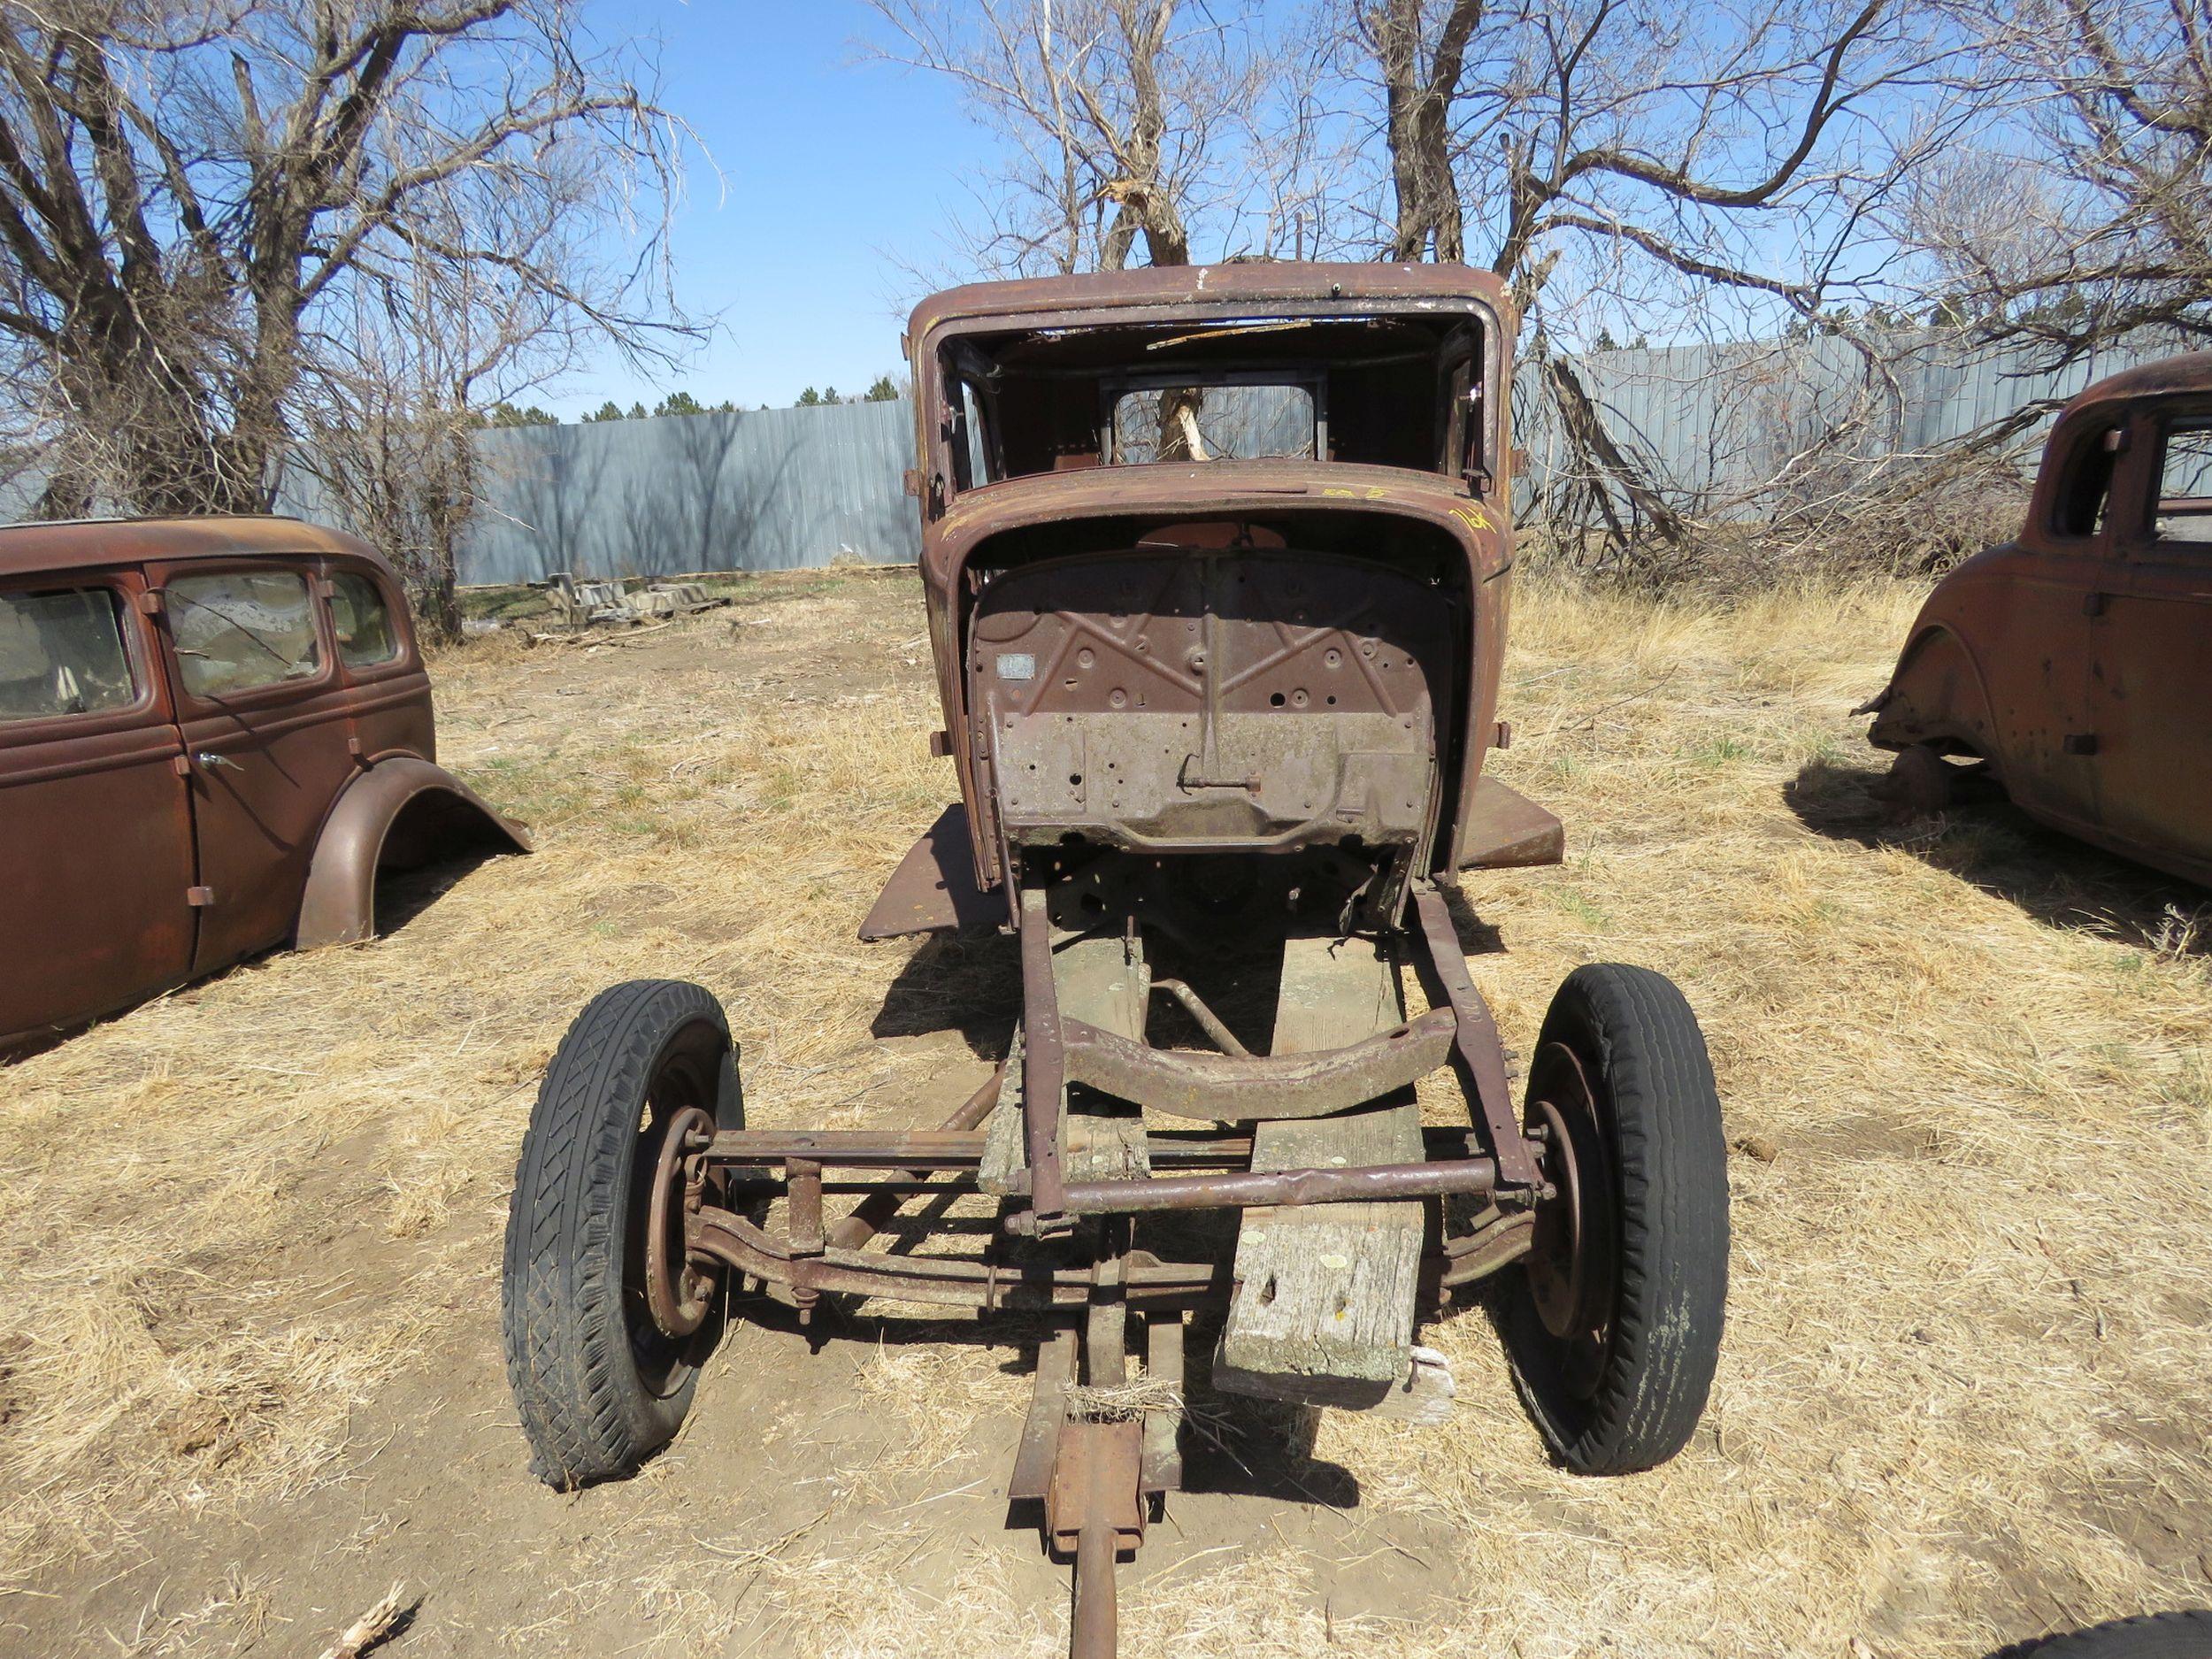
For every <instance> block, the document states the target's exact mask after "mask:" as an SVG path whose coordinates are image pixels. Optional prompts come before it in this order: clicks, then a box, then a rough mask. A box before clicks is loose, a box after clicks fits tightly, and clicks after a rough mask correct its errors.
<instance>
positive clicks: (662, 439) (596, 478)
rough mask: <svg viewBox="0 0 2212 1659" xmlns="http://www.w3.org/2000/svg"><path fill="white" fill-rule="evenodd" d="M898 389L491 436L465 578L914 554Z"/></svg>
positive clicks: (891, 559) (465, 554)
mask: <svg viewBox="0 0 2212 1659" xmlns="http://www.w3.org/2000/svg"><path fill="white" fill-rule="evenodd" d="M913 431H914V429H913V425H912V415H911V411H910V406H909V405H908V404H907V403H905V402H903V401H900V402H895V403H852V404H842V405H837V406H833V407H830V408H825V409H763V410H752V411H739V412H736V413H732V414H716V415H669V416H662V417H660V418H658V419H647V420H608V421H593V422H588V423H585V424H583V425H580V426H522V427H515V428H511V429H507V430H503V431H495V432H487V433H485V434H483V436H482V438H481V440H480V445H479V454H480V458H481V461H482V464H483V481H482V485H481V488H482V492H483V506H482V507H481V508H480V511H478V513H477V515H476V518H475V519H474V521H473V522H472V524H471V525H470V526H469V532H468V535H467V538H466V541H465V543H464V545H463V548H462V551H461V557H460V576H461V580H463V581H465V582H516V581H526V580H535V579H538V578H541V577H543V576H545V575H547V574H548V573H549V572H553V571H562V570H565V571H572V572H577V573H578V574H590V575H595V576H654V575H664V574H668V573H670V572H676V571H698V570H739V571H754V570H793V569H798V568H802V567H804V566H809V565H826V564H828V563H830V562H831V561H832V560H833V559H835V558H837V557H847V558H856V559H861V560H865V561H869V562H872V563H879V564H893V563H899V562H902V561H907V560H911V559H912V558H914V557H916V554H917V550H918V539H917V529H916V519H915V513H914V503H912V502H910V501H909V500H908V499H907V498H906V495H905V493H904V491H903V489H902V486H901V478H902V473H903V472H904V471H905V469H906V468H907V467H908V466H910V465H912V455H913V442H914V438H913Z"/></svg>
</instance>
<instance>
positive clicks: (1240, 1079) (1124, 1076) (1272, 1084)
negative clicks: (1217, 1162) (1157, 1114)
mask: <svg viewBox="0 0 2212 1659" xmlns="http://www.w3.org/2000/svg"><path fill="white" fill-rule="evenodd" d="M1458 1025H1459V1021H1458V1018H1457V1016H1456V1015H1455V1014H1454V1013H1453V1012H1452V1011H1451V1010H1448V1009H1432V1010H1430V1011H1429V1012H1427V1013H1425V1014H1424V1015H1422V1016H1421V1017H1420V1018H1417V1019H1413V1020H1409V1021H1408V1022H1407V1023H1406V1024H1404V1025H1397V1026H1394V1027H1393V1028H1391V1029H1390V1030H1388V1031H1385V1032H1380V1033H1377V1034H1376V1035H1374V1036H1372V1037H1369V1038H1367V1039H1365V1040H1363V1041H1360V1042H1356V1043H1354V1044H1352V1045H1351V1046H1350V1047H1348V1048H1333V1049H1328V1050H1325V1051H1323V1052H1321V1053H1317V1054H1283V1055H1246V1056H1236V1055H1228V1054H1205V1053H1200V1052H1196V1051H1192V1050H1187V1049H1173V1048H1151V1047H1149V1046H1148V1045H1146V1044H1144V1043H1140V1042H1132V1041H1129V1040H1128V1039H1127V1038H1125V1037H1118V1036H1116V1035H1114V1034H1113V1033H1110V1032H1104V1031H1100V1030H1099V1029H1097V1028H1096V1027H1095V1026H1092V1025H1085V1024H1084V1023H1083V1022H1082V1021H1080V1020H1069V1021H1067V1022H1065V1024H1064V1028H1063V1031H1062V1041H1063V1042H1064V1046H1065V1052H1066V1056H1067V1074H1068V1077H1069V1079H1070V1080H1071V1081H1073V1082H1078V1083H1087V1084H1089V1085H1090V1086H1091V1087H1093V1088H1098V1089H1103V1090H1105V1091H1106V1092H1107V1093H1108V1094H1113V1095H1116V1096H1118V1097H1119V1098H1120V1099H1123V1100H1126V1101H1133V1102H1136V1103H1137V1104H1138V1105H1140V1106H1148V1107H1151V1108H1152V1109H1153V1110H1156V1111H1164V1112H1168V1113H1171V1114H1172V1115H1173V1116H1175V1117H1178V1118H1198V1119H1200V1120H1202V1121H1207V1122H1213V1123H1239V1122H1243V1121H1245V1120H1248V1119H1252V1118H1318V1117H1321V1116H1322V1115H1324V1114H1325V1113H1328V1112H1337V1111H1342V1110H1346V1109H1347V1108H1348V1107H1352V1106H1358V1105H1362V1104H1363V1103H1365V1102H1368V1101H1371V1100H1375V1099H1378V1098H1379V1097H1380V1096H1382V1095H1384V1094H1388V1093H1389V1092H1390V1091H1391V1090H1392V1089H1394V1088H1400V1087H1404V1086H1405V1085H1406V1084H1409V1083H1411V1082H1413V1081H1415V1080H1416V1079H1419V1078H1423V1077H1425V1076H1427V1075H1428V1074H1429V1073H1430V1072H1431V1071H1435V1070H1436V1068H1437V1067H1439V1066H1440V1065H1442V1064H1444V1063H1445V1061H1446V1060H1447V1059H1448V1058H1449V1057H1450V1056H1451V1052H1452V1041H1453V1038H1454V1036H1455V1033H1456V1032H1457V1030H1458Z"/></svg>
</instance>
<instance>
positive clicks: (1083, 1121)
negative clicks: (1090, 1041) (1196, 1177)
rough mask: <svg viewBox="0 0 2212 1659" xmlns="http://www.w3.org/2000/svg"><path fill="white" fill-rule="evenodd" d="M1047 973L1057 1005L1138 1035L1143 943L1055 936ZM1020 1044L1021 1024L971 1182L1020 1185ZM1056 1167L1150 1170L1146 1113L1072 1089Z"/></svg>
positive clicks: (1080, 1174)
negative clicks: (978, 1163)
mask: <svg viewBox="0 0 2212 1659" xmlns="http://www.w3.org/2000/svg"><path fill="white" fill-rule="evenodd" d="M1052 979H1053V986H1054V994H1055V995H1056V997H1057V999H1058V1001H1059V1004H1060V1012H1061V1014H1062V1015H1063V1017H1064V1018H1069V1019H1079V1020H1082V1021H1084V1022H1085V1023H1086V1024H1087V1025H1095V1026H1097V1027H1098V1028H1099V1029H1100V1030H1101V1031H1110V1032H1112V1033H1115V1034H1116V1035H1118V1036H1124V1037H1128V1038H1131V1039H1133V1040H1140V1041H1141V1039H1142V1038H1143V1036H1144V1022H1145V1014H1146V1011H1147V1010H1146V1006H1145V1004H1146V1002H1147V1001H1148V998H1149V997H1150V996H1151V995H1152V970H1151V968H1150V967H1149V966H1148V964H1146V962H1145V959H1144V950H1143V947H1142V946H1141V945H1140V944H1138V943H1136V942H1135V941H1125V940H1123V939H1122V938H1120V937H1119V936H1118V935H1112V936H1104V937H1101V936H1085V937H1075V938H1071V937H1068V936H1065V935H1062V936H1059V937H1056V939H1055V940H1054V941H1053V953H1052ZM1022 1046H1023V1038H1022V1033H1021V1030H1020V1028H1019V1027H1016V1029H1015V1032H1014V1041H1013V1046H1012V1048H1010V1050H1009V1051H1008V1054H1007V1060H1006V1072H1005V1079H1004V1081H1003V1082H1002V1084H1001V1086H1000V1088H999V1099H998V1105H997V1106H996V1107H995V1108H994V1109H993V1110H992V1113H991V1116H990V1119H989V1121H988V1122H987V1123H986V1124H985V1125H984V1146H983V1164H982V1166H981V1168H980V1169H979V1171H978V1172H977V1175H976V1184H977V1185H978V1186H979V1187H982V1189H983V1190H984V1191H985V1192H987V1193H996V1194H1001V1195H1003V1194H1007V1193H1010V1192H1011V1191H1013V1190H1014V1188H1015V1187H1016V1186H1017V1185H1018V1182H1017V1180H1016V1177H1017V1176H1018V1174H1019V1172H1020V1171H1022V1169H1023V1168H1024V1167H1025V1165H1026V1164H1027V1161H1028V1148H1026V1146H1025V1144H1024V1142H1023V1122H1022ZM1071 1093H1072V1094H1073V1095H1074V1098H1072V1099H1071V1100H1068V1101H1066V1102H1064V1105H1063V1110H1065V1111H1066V1113H1067V1127H1066V1130H1065V1140H1064V1142H1063V1148H1062V1171H1063V1173H1064V1175H1065V1177H1066V1178H1067V1179H1069V1180H1071V1181H1114V1180H1131V1179H1140V1178H1141V1177H1144V1176H1147V1175H1149V1174H1150V1173H1151V1172H1152V1164H1151V1160H1150V1158H1149V1157H1148V1156H1147V1154H1146V1151H1145V1143H1144V1116H1143V1114H1142V1113H1141V1112H1140V1111H1138V1110H1137V1109H1136V1108H1134V1107H1133V1106H1130V1105H1128V1104H1127V1103H1126V1102H1122V1101H1115V1100H1109V1099H1107V1098H1106V1097H1105V1096H1103V1095H1100V1094H1093V1093H1091V1092H1090V1091H1088V1090H1085V1089H1077V1090H1074V1091H1071Z"/></svg>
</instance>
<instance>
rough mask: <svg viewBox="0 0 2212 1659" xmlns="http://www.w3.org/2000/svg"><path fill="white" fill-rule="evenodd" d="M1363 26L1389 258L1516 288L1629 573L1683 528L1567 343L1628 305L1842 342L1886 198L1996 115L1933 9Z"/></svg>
mask: <svg viewBox="0 0 2212 1659" xmlns="http://www.w3.org/2000/svg"><path fill="white" fill-rule="evenodd" d="M1348 21H1349V27H1348V28H1347V29H1346V31H1345V37H1346V38H1347V39H1348V40H1349V41H1352V42H1356V43H1357V45H1358V46H1359V47H1360V48H1361V49H1362V50H1364V52H1365V54H1366V55H1367V58H1368V69H1367V73H1369V74H1370V75H1371V78H1372V79H1373V81H1377V82H1379V88H1380V90H1381V92H1382V95H1383V101H1384V104H1385V107H1386V122H1385V124H1384V129H1383V130H1384V140H1385V144H1386V149H1387V151H1388V154H1389V159H1390V180H1391V188H1392V192H1393V195H1394V201H1395V204H1396V214H1395V226H1396V234H1395V235H1394V237H1393V238H1392V240H1391V242H1390V243H1389V251H1390V254H1391V257H1399V258H1405V257H1419V256H1420V255H1421V253H1422V252H1423V251H1424V250H1426V249H1433V250H1434V254H1435V257H1439V258H1444V257H1452V254H1453V252H1454V251H1455V250H1457V249H1458V248H1459V246H1460V245H1461V243H1462V241H1463V238H1471V240H1472V241H1473V242H1475V243H1476V250H1475V251H1474V252H1473V253H1472V254H1471V256H1470V257H1473V258H1475V259H1476V260H1478V261H1479V262H1481V263H1484V264H1486V265H1488V266H1489V268H1490V269H1492V270H1494V271H1495V272H1497V273H1499V274H1501V275H1502V276H1503V277H1505V278H1506V279H1507V280H1508V281H1509V283H1510V284H1511V285H1512V287H1513V289H1514V291H1515V294H1516V296H1517V298H1518V300H1519V302H1520V303H1521V305H1522V307H1523V309H1524V311H1525V314H1526V316H1527V317H1528V319H1530V321H1531V322H1532V324H1533V330H1532V336H1531V338H1530V340H1529V341H1528V342H1527V344H1526V347H1525V349H1526V351H1527V354H1528V355H1530V356H1531V357H1534V358H1535V359H1537V360H1538V361H1539V362H1540V364H1541V365H1542V366H1541V380H1540V385H1541V388H1542V391H1543V396H1544V398H1545V400H1546V402H1547V403H1548V404H1549V405H1550V407H1551V409H1552V411H1554V413H1555V426H1556V429H1557V431H1558V433H1559V434H1560V436H1561V437H1562V439H1563V443H1564V449H1565V453H1566V463H1567V464H1566V465H1563V467H1562V468H1560V469H1559V471H1558V472H1557V473H1556V474H1555V479H1554V480H1553V481H1554V484H1555V498H1554V499H1553V500H1552V501H1551V502H1550V503H1548V505H1549V507H1550V508H1551V509H1552V510H1553V511H1554V512H1555V514H1556V515H1557V516H1558V517H1559V518H1562V519H1563V520H1565V521H1568V522H1570V523H1571V524H1573V525H1576V526H1579V525H1582V524H1594V526H1595V527H1596V529H1597V530H1598V531H1599V533H1600V544H1601V548H1602V549H1603V556H1604V557H1608V558H1610V559H1614V560H1617V561H1623V562H1626V563H1629V564H1635V563H1638V562H1640V561H1641V560H1645V559H1647V558H1649V557H1654V555H1653V554H1652V552H1651V549H1650V543H1651V542H1652V541H1655V542H1656V543H1657V544H1658V546H1659V548H1661V549H1679V548H1680V546H1681V545H1682V543H1683V542H1684V541H1685V540H1686V537H1687V535H1688V534H1689V526H1688V524H1687V522H1686V518H1685V514H1684V511H1683V510H1682V508H1681V507H1680V506H1679V505H1678V502H1677V501H1676V500H1675V499H1674V498H1673V497H1672V495H1671V492H1670V491H1669V490H1668V488H1666V487H1665V482H1664V480H1661V479H1659V478H1658V477H1656V476H1655V473H1654V472H1653V470H1652V468H1651V467H1650V466H1649V465H1647V460H1646V458H1645V457H1640V456H1639V455H1638V454H1637V453H1636V452H1635V449H1634V446H1633V443H1632V440H1629V439H1625V438H1624V437H1623V436H1622V435H1621V434H1617V433H1616V432H1615V431H1614V430H1613V429H1612V428H1611V426H1609V422H1608V421H1607V419H1605V416H1604V413H1603V411H1601V409H1600V408H1599V407H1598V405H1597V403H1596V401H1595V399H1594V396H1593V393H1592V391H1591V389H1590V388H1589V387H1588V385H1587V384H1586V376H1585V372H1584V370H1583V368H1582V367H1581V366H1580V365H1579V363H1578V358H1577V356H1576V354H1575V353H1574V352H1572V351H1570V350H1564V349H1560V348H1561V347H1562V346H1565V345H1571V344H1574V343H1578V342H1582V343H1586V342H1587V341H1588V340H1589V339H1590V337H1591V336H1593V335H1594V334H1596V333H1597V332H1598V330H1599V328H1600V327H1601V326H1604V325H1605V324H1606V323H1607V322H1611V323H1613V324H1615V325H1622V324H1625V323H1627V322H1628V321H1629V320H1630V319H1634V322H1635V325H1636V326H1638V327H1639V328H1655V327H1662V326H1671V327H1670V332H1672V333H1674V334H1676V335H1677V336H1678V337H1680V336H1683V335H1687V336H1689V337H1693V338H1695V337H1705V338H1712V337H1715V336H1725V335H1728V334H1735V335H1736V336H1738V337H1741V336H1742V335H1743V334H1758V333H1762V332H1763V333H1766V334H1769V335H1783V334H1786V331H1787V330H1788V329H1789V328H1790V327H1791V326H1796V327H1797V328H1798V329H1799V330H1800V331H1801V332H1804V331H1805V330H1806V327H1807V325H1808V324H1809V323H1811V322H1814V321H1816V320H1817V321H1818V322H1819V323H1820V325H1821V326H1823V327H1824V328H1825V329H1827V330H1829V331H1831V332H1832V331H1834V330H1836V329H1839V328H1842V329H1845V330H1847V329H1848V324H1847V322H1843V321H1840V320H1839V319H1838V316H1837V312H1836V309H1835V308H1836V306H1837V303H1838V302H1839V301H1840V300H1843V299H1847V298H1850V297H1854V296H1856V297H1859V298H1862V299H1864V298H1867V297H1871V296H1886V297H1893V295H1894V291H1895V283H1896V273H1895V272H1894V269H1893V265H1894V257H1895V250H1894V247H1893V244H1892V243H1891V242H1888V241H1887V240H1886V234H1885V231H1884V228H1883V227H1881V226H1880V225H1879V224H1878V223H1877V222H1876V220H1875V218H1874V213H1875V210H1876V209H1878V207H1879V206H1880V205H1881V204H1884V203H1885V202H1886V200H1887V199H1888V197H1889V196H1890V195H1891V194H1892V193H1893V192H1894V191H1895V190H1896V189H1897V188H1899V186H1900V183H1901V180H1906V179H1908V178H1909V177H1911V176H1913V174H1914V173H1915V172H1916V169H1917V168H1919V167H1920V166H1922V165H1924V164H1925V163H1926V161H1927V160H1928V159H1929V158H1930V157H1932V156H1933V155H1936V154H1938V153H1939V152H1940V150H1941V149H1942V147H1943V146H1944V145H1945V144H1946V143H1947V142H1949V140H1950V139H1951V138H1952V137H1953V136H1954V135H1955V134H1956V133H1957V132H1958V131H1959V130H1960V128H1961V127H1962V126H1963V125H1964V124H1965V123H1967V122H1968V121H1970V119H1973V118H1974V116H1975V115H1976V114H1977V113H1978V111H1979V110H1980V108H1981V107H1982V104H1981V103H1980V102H1979V101H1978V96H1977V88H1976V86H1975V84H1974V83H1973V82H1971V81H1970V79H1969V78H1968V77H1966V76H1965V75H1964V74H1963V73H1962V66H1963V55H1964V51H1965V47H1966V41H1965V38H1964V36H1963V35H1962V32H1961V31H1960V30H1959V29H1958V28H1957V27H1955V24H1954V23H1953V21H1952V20H1951V19H1950V18H1949V16H1948V14H1947V12H1946V11H1945V10H1944V9H1943V8H1942V7H1941V6H1940V5H1931V4H1917V5H1912V6H1907V5H1904V4H1899V3H1898V0H1722V4H1721V5H1720V7H1719V9H1718V11H1716V10H1715V9H1714V8H1713V7H1710V6H1708V7H1703V8H1700V9H1699V11H1698V12H1697V13H1696V15H1694V16H1692V15H1688V14H1686V13H1685V12H1684V11H1683V9H1682V8H1681V7H1680V6H1678V5H1676V4H1660V3H1659V0H1569V4H1535V3H1534V0H1514V3H1513V4H1503V5H1500V4H1484V3H1483V0H1379V3H1370V0H1352V4H1350V10H1349V19H1348ZM1440 180H1448V184H1447V183H1444V182H1440ZM1447 188H1448V190H1449V196H1448V197H1447V196H1446V194H1445V193H1446V190H1447ZM1463 221H1464V226H1465V228H1464V229H1463ZM1870 372H1871V371H1870ZM1877 378H1878V377H1877ZM1838 435H1841V434H1838ZM1574 534H1577V535H1578V534H1579V532H1578V531H1577V532H1575V533H1574ZM1657 557H1671V554H1670V553H1661V554H1659V555H1658V556H1657Z"/></svg>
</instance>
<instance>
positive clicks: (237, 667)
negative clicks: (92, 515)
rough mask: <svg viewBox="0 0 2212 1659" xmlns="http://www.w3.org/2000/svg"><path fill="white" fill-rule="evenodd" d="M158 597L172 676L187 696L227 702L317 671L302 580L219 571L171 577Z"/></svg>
mask: <svg viewBox="0 0 2212 1659" xmlns="http://www.w3.org/2000/svg"><path fill="white" fill-rule="evenodd" d="M166 591H167V593H168V595H169V635H170V638H171V639H173V640H174V641H176V653H177V667H178V672H179V674H180V676H181V678H182V679H183V680H184V688H185V689H186V690H187V691H188V692H190V693H191V694H192V695H194V696H196V697H222V696H227V695H231V694H232V693H234V692H240V691H250V690H252V689H253V688H254V687H257V686H273V685H275V684H277V683H279V682H280V681H282V680H307V679H311V678H312V677H313V676H314V675H316V674H317V673H319V672H321V669H322V646H321V643H320V641H318V640H317V638H316V636H315V612H314V609H313V607H312V606H311V605H310V603H308V598H307V579H306V578H305V577H303V576H301V575H299V574H297V573H296V572H292V571H220V572H216V573H214V574H212V575H207V576H178V577H173V578H172V579H171V580H170V581H169V584H168V587H167V590H166Z"/></svg>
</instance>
